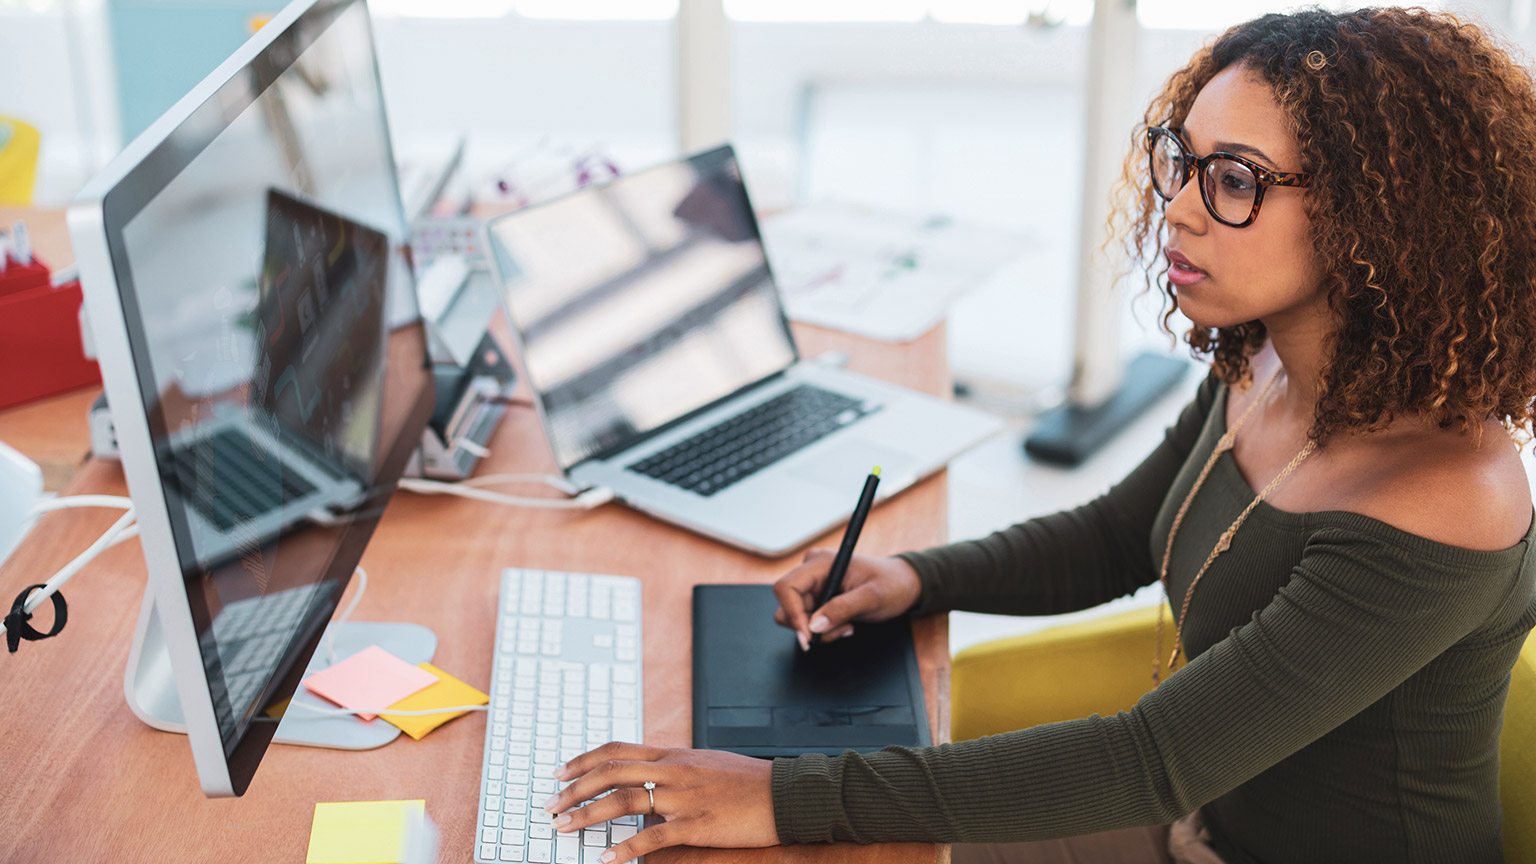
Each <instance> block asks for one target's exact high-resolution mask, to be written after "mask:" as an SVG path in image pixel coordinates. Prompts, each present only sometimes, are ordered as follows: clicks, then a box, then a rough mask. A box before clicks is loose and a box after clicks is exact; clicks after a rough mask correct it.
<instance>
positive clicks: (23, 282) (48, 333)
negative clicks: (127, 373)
mask: <svg viewBox="0 0 1536 864" xmlns="http://www.w3.org/2000/svg"><path fill="white" fill-rule="evenodd" d="M80 303H81V294H80V281H79V280H78V279H77V280H74V281H71V282H68V283H65V284H64V285H60V286H57V287H55V286H54V285H52V284H51V283H50V282H49V271H48V267H47V265H45V264H43V262H42V261H40V260H38V259H37V258H35V257H34V258H33V259H32V260H31V261H30V262H28V263H25V264H23V263H21V262H20V261H17V260H15V259H14V258H13V259H10V260H9V261H7V262H6V268H5V270H3V271H0V409H3V408H9V407H11V406H13V405H20V404H22V403H23V402H30V401H32V400H34V399H41V398H42V397H44V396H51V395H53V394H55V393H62V392H64V391H66V390H73V389H75V388H77V387H84V386H86V385H87V384H99V383H101V370H100V369H99V368H98V367H97V365H96V361H95V360H92V359H90V358H88V357H86V356H85V350H84V348H83V346H82V343H81V339H80Z"/></svg>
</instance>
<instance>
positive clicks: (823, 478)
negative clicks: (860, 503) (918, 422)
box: [790, 438, 917, 500]
mask: <svg viewBox="0 0 1536 864" xmlns="http://www.w3.org/2000/svg"><path fill="white" fill-rule="evenodd" d="M876 465H878V466H880V473H881V475H882V476H885V477H904V476H906V475H908V474H910V473H911V472H912V471H913V470H914V469H915V466H916V465H917V460H916V459H914V458H912V456H911V455H909V454H907V453H903V452H902V451H900V450H894V449H892V448H890V447H884V446H881V445H879V444H876V443H875V442H873V441H870V440H867V439H863V438H852V439H850V440H847V441H839V442H838V443H836V444H834V445H832V446H830V447H828V448H826V449H825V450H824V451H823V452H821V453H818V454H816V455H815V456H812V457H811V458H809V459H807V460H805V461H804V462H803V463H801V464H799V465H796V466H795V467H794V469H792V470H791V471H790V473H791V474H793V475H794V476H796V477H798V478H799V479H801V480H809V481H810V482H812V483H817V484H819V485H822V486H827V487H830V488H832V489H837V490H839V491H847V492H848V494H849V495H853V496H857V495H858V490H859V489H861V488H863V486H864V478H865V477H867V476H869V471H870V469H871V468H874V467H875V466H876ZM850 490H851V491H850ZM850 500H852V499H850Z"/></svg>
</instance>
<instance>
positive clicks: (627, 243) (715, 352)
mask: <svg viewBox="0 0 1536 864" xmlns="http://www.w3.org/2000/svg"><path fill="white" fill-rule="evenodd" d="M489 233H490V240H491V242H490V248H491V250H492V254H493V255H495V256H496V266H497V270H498V271H499V273H500V274H501V278H502V280H503V283H504V289H505V293H506V298H507V307H508V311H509V312H510V314H511V316H512V321H513V326H514V327H516V328H517V330H518V331H519V336H520V338H521V342H522V347H523V350H522V356H523V364H524V371H525V372H526V374H527V376H528V379H529V384H530V386H531V387H532V389H533V392H534V393H535V395H536V397H537V398H538V399H539V400H540V401H541V403H542V407H543V411H544V415H545V420H546V423H547V425H548V428H549V432H550V440H551V443H552V445H553V447H554V451H555V459H556V461H557V462H558V463H559V464H560V467H561V468H562V469H569V468H571V467H572V466H574V465H576V464H577V463H579V462H582V461H584V460H586V459H590V458H593V457H598V456H603V455H606V454H609V453H612V452H614V451H617V450H619V449H622V448H623V447H625V446H628V445H629V444H630V443H632V442H634V441H636V440H638V439H639V438H640V437H642V436H644V435H646V434H647V433H650V432H653V431H655V430H657V429H659V428H661V427H663V426H665V425H666V424H668V423H670V422H671V421H673V420H677V419H678V418H681V417H684V416H686V415H688V414H690V413H692V412H694V411H697V410H698V409H700V408H704V407H706V406H708V405H710V404H712V403H714V402H717V401H719V400H721V399H723V398H725V397H728V396H730V395H731V394H733V393H736V392H738V391H740V390H741V389H743V388H745V387H747V386H750V385H751V384H754V383H756V382H757V381H760V380H762V379H763V378H766V377H768V376H770V375H773V374H775V373H777V372H780V371H782V370H784V369H785V368H787V367H788V366H790V365H791V364H793V363H794V362H795V360H796V359H797V357H796V353H795V345H794V341H793V339H792V338H791V337H790V333H789V322H788V321H787V319H785V317H784V313H783V307H782V306H781V305H780V302H779V296H778V290H777V288H776V287H775V286H774V282H773V276H772V274H771V273H770V272H769V270H768V259H767V257H766V256H765V255H764V254H763V244H762V239H761V237H760V236H759V235H758V230H757V220H756V219H755V218H754V217H753V215H752V207H751V204H750V203H749V202H748V200H747V191H746V187H745V186H744V185H743V184H742V180H741V171H740V168H739V167H738V165H737V163H736V156H735V154H734V152H732V150H731V148H730V147H729V146H726V147H720V148H718V149H715V150H711V151H709V152H707V153H703V154H700V155H698V156H694V157H692V158H690V159H687V160H683V161H679V162H674V163H671V164H667V165H662V166H660V167H656V168H651V169H649V170H647V171H642V172H639V173H635V174H631V175H628V176H626V177H621V178H619V179H617V180H614V181H613V182H611V183H608V184H606V185H603V186H595V187H588V188H586V189H582V190H580V191H577V192H575V193H572V194H570V195H567V196H565V197H562V198H558V199H555V200H554V201H551V202H549V203H547V204H542V205H540V206H538V207H534V208H530V209H527V210H521V211H518V212H516V213H512V214H509V215H507V216H504V217H502V218H500V219H498V220H495V221H493V222H492V223H491V224H490V226H489Z"/></svg>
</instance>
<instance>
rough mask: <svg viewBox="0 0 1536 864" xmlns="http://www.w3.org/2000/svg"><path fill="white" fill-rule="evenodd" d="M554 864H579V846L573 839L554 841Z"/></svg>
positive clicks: (564, 838)
mask: <svg viewBox="0 0 1536 864" xmlns="http://www.w3.org/2000/svg"><path fill="white" fill-rule="evenodd" d="M555 864H581V844H580V843H578V842H576V838H575V837H558V838H556V839H555Z"/></svg>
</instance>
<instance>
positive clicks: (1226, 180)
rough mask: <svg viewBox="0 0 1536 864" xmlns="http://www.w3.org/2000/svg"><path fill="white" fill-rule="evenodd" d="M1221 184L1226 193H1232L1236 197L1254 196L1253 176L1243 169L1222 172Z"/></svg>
mask: <svg viewBox="0 0 1536 864" xmlns="http://www.w3.org/2000/svg"><path fill="white" fill-rule="evenodd" d="M1219 182H1220V183H1221V188H1222V191H1224V192H1230V193H1232V194H1234V195H1252V194H1253V188H1254V181H1253V175H1252V174H1250V173H1248V172H1247V171H1244V170H1242V169H1238V168H1232V169H1228V170H1225V171H1222V172H1221V176H1220V178H1219Z"/></svg>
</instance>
